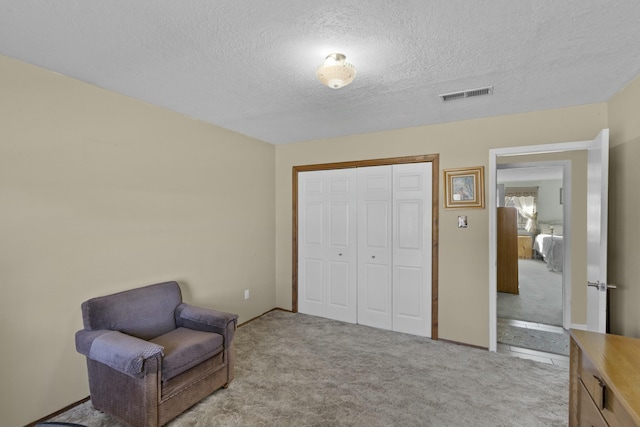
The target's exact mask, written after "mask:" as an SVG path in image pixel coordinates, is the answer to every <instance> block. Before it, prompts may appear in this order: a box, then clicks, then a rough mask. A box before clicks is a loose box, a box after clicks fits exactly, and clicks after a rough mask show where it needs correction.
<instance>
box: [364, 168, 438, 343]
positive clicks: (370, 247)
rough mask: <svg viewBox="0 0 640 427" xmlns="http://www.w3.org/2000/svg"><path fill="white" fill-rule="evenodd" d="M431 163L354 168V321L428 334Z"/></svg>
mask: <svg viewBox="0 0 640 427" xmlns="http://www.w3.org/2000/svg"><path fill="white" fill-rule="evenodd" d="M431 173H432V164H431V163H409V164H400V165H389V166H373V167H363V168H358V323H359V324H362V325H367V326H373V327H377V328H383V329H391V330H394V331H398V332H405V333H410V334H414V335H421V336H431V255H432V248H431V240H432V225H431V224H432V211H431V203H432V196H433V195H432V185H431V183H432V175H431Z"/></svg>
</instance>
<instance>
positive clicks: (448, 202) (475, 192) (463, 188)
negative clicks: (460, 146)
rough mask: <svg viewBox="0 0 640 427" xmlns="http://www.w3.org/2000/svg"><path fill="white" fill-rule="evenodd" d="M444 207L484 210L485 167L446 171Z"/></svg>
mask: <svg viewBox="0 0 640 427" xmlns="http://www.w3.org/2000/svg"><path fill="white" fill-rule="evenodd" d="M444 207H445V208H446V209H451V208H484V166H475V167H469V168H457V169H445V170H444Z"/></svg>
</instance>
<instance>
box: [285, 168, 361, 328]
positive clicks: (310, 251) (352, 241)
mask: <svg viewBox="0 0 640 427" xmlns="http://www.w3.org/2000/svg"><path fill="white" fill-rule="evenodd" d="M355 184H356V172H355V169H338V170H327V171H312V172H302V173H300V174H299V175H298V248H299V249H298V250H299V253H298V309H299V311H300V312H301V313H306V314H313V315H317V316H323V317H328V318H331V319H335V320H341V321H345V322H351V323H355V322H356V303H357V302H356V232H357V230H356V227H355V220H356V195H355V194H356V193H355V191H356V188H355Z"/></svg>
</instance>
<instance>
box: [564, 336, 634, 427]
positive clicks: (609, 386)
mask: <svg viewBox="0 0 640 427" xmlns="http://www.w3.org/2000/svg"><path fill="white" fill-rule="evenodd" d="M569 383H570V388H569V426H611V427H613V426H640V339H637V338H629V337H623V336H619V335H611V334H598V333H594V332H587V331H578V330H571V364H570V371H569Z"/></svg>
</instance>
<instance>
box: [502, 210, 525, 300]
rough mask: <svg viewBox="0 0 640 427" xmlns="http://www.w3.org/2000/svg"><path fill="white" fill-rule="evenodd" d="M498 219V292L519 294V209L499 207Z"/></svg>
mask: <svg viewBox="0 0 640 427" xmlns="http://www.w3.org/2000/svg"><path fill="white" fill-rule="evenodd" d="M496 219H497V226H498V228H497V244H498V247H497V258H498V259H497V261H498V264H497V266H496V270H497V285H498V292H508V293H511V294H519V293H520V290H519V288H518V211H517V209H516V208H498V213H497V217H496Z"/></svg>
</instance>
